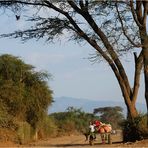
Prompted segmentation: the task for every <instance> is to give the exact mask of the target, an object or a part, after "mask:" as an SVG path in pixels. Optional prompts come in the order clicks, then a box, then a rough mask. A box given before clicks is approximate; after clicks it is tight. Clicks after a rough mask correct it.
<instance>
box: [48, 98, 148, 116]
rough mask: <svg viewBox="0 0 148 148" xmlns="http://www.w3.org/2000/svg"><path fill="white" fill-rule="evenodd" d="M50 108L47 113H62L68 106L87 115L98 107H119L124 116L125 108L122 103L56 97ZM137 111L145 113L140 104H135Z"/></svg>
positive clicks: (143, 107) (143, 106) (144, 108)
mask: <svg viewBox="0 0 148 148" xmlns="http://www.w3.org/2000/svg"><path fill="white" fill-rule="evenodd" d="M54 101H55V102H53V104H52V106H50V107H49V110H48V113H49V114H50V113H53V112H64V111H66V109H67V108H68V107H69V106H73V107H75V108H81V109H82V110H83V111H85V112H88V113H93V110H94V108H99V107H107V106H112V107H113V106H121V107H122V108H123V110H124V111H123V113H124V114H126V106H125V103H124V102H116V101H107V100H105V101H97V100H89V99H80V98H72V97H57V98H54ZM136 106H137V109H138V111H140V112H142V113H145V112H146V106H145V105H144V104H141V103H137V105H136Z"/></svg>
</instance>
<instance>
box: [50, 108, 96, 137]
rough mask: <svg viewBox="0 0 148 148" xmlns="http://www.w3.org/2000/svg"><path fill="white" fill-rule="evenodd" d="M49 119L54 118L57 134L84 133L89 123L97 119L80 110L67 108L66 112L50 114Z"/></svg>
mask: <svg viewBox="0 0 148 148" xmlns="http://www.w3.org/2000/svg"><path fill="white" fill-rule="evenodd" d="M49 117H52V118H54V120H55V123H56V125H57V127H58V130H59V134H64V133H65V134H67V133H73V132H81V133H85V132H86V131H87V130H88V126H89V122H90V121H92V120H95V119H99V118H98V116H95V115H94V114H93V113H92V114H91V113H85V112H84V111H82V109H77V108H74V107H72V106H71V107H68V108H67V110H66V112H58V113H52V114H51V115H49Z"/></svg>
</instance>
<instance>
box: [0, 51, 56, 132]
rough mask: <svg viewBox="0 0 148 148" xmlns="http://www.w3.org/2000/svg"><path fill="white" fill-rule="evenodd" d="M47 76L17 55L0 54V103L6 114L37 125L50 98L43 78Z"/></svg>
mask: <svg viewBox="0 0 148 148" xmlns="http://www.w3.org/2000/svg"><path fill="white" fill-rule="evenodd" d="M49 76H50V75H49V74H47V73H45V72H35V71H34V67H33V66H32V65H29V64H25V63H24V62H23V61H22V60H21V59H19V58H18V57H14V56H12V55H7V54H6V55H1V56H0V105H1V106H3V108H4V109H5V110H4V109H3V108H2V109H3V110H4V111H5V112H6V113H7V114H8V117H9V116H12V117H13V118H16V119H17V120H18V121H27V122H28V123H29V124H30V125H31V126H32V127H33V128H35V129H37V128H38V125H39V124H40V123H41V122H42V119H43V118H44V117H45V115H47V110H48V107H49V105H51V103H52V101H53V99H52V90H51V89H50V88H49V86H48V85H47V81H46V79H47V78H49ZM2 109H1V110H2ZM3 120H4V119H3Z"/></svg>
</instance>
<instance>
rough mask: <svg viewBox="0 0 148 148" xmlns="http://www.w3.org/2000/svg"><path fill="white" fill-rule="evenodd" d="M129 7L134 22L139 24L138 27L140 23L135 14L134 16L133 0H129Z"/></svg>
mask: <svg viewBox="0 0 148 148" xmlns="http://www.w3.org/2000/svg"><path fill="white" fill-rule="evenodd" d="M130 7H131V12H132V15H133V18H134V20H135V22H136V24H137V25H138V26H139V27H142V25H141V23H140V22H139V21H138V19H137V16H136V12H135V10H134V5H133V0H130Z"/></svg>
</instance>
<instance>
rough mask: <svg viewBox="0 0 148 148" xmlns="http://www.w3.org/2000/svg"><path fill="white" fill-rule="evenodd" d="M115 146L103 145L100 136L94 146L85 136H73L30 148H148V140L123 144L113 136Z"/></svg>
mask: <svg viewBox="0 0 148 148" xmlns="http://www.w3.org/2000/svg"><path fill="white" fill-rule="evenodd" d="M112 140H113V144H102V143H101V139H100V136H99V135H98V137H97V140H96V141H95V143H94V145H93V146H90V145H89V142H88V141H85V137H84V136H83V135H71V136H64V137H58V138H50V139H46V140H41V141H38V142H35V143H31V144H29V145H28V146H29V147H30V146H31V147H50V148H65V147H66V148H101V147H105V148H106V147H108V148H110V147H118V148H121V147H128V148H129V147H134V148H135V147H140V148H141V147H142V148H146V147H148V140H143V141H137V142H135V143H122V142H121V140H122V139H121V137H119V136H113V137H112Z"/></svg>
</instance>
